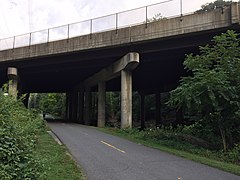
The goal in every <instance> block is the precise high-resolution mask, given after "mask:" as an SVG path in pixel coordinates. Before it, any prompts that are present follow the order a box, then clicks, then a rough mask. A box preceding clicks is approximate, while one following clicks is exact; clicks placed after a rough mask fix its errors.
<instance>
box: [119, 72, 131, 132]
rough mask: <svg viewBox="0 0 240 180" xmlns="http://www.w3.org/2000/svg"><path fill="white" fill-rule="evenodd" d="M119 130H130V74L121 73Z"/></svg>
mask: <svg viewBox="0 0 240 180" xmlns="http://www.w3.org/2000/svg"><path fill="white" fill-rule="evenodd" d="M121 128H124V129H125V128H132V73H131V71H125V70H122V71H121Z"/></svg>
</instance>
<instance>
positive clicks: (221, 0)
mask: <svg viewBox="0 0 240 180" xmlns="http://www.w3.org/2000/svg"><path fill="white" fill-rule="evenodd" d="M231 3H232V1H224V0H216V1H214V2H211V3H207V4H204V5H202V6H201V9H200V10H198V11H197V12H202V11H210V10H214V9H217V8H223V7H224V6H228V5H230V4H231Z"/></svg>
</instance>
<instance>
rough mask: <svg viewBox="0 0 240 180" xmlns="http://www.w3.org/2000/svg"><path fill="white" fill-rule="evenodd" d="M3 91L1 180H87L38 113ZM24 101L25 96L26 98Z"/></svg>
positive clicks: (0, 108) (0, 103) (0, 100)
mask: <svg viewBox="0 0 240 180" xmlns="http://www.w3.org/2000/svg"><path fill="white" fill-rule="evenodd" d="M5 89H6V88H3V89H1V90H0V179H2V180H18V179H19V180H23V179H49V180H54V179H56V180H59V179H69V180H71V179H85V177H84V176H83V174H82V172H81V170H80V169H79V167H77V165H76V163H75V162H74V161H73V160H72V159H71V157H70V155H68V154H67V153H66V152H67V150H66V148H65V147H64V146H60V145H58V144H57V143H56V142H55V141H54V140H53V138H52V137H51V136H50V135H49V134H48V133H47V132H46V129H47V128H46V126H45V123H44V121H43V119H42V118H41V117H40V116H39V115H38V113H37V112H33V111H30V110H28V109H26V108H25V106H24V105H23V103H22V102H21V101H22V99H21V98H20V99H19V100H16V98H15V97H11V96H9V95H4V91H5ZM22 98H24V97H22Z"/></svg>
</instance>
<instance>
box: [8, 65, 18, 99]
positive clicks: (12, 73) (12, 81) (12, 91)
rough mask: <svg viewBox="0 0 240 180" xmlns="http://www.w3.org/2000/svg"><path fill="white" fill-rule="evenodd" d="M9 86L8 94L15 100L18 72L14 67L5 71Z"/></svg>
mask: <svg viewBox="0 0 240 180" xmlns="http://www.w3.org/2000/svg"><path fill="white" fill-rule="evenodd" d="M7 75H8V79H9V84H8V94H9V95H10V96H12V97H14V98H17V94H18V92H17V90H18V70H17V68H15V67H9V68H8V71H7Z"/></svg>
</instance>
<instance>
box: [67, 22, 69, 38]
mask: <svg viewBox="0 0 240 180" xmlns="http://www.w3.org/2000/svg"><path fill="white" fill-rule="evenodd" d="M67 28H68V35H67V36H68V39H69V24H68V25H67Z"/></svg>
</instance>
